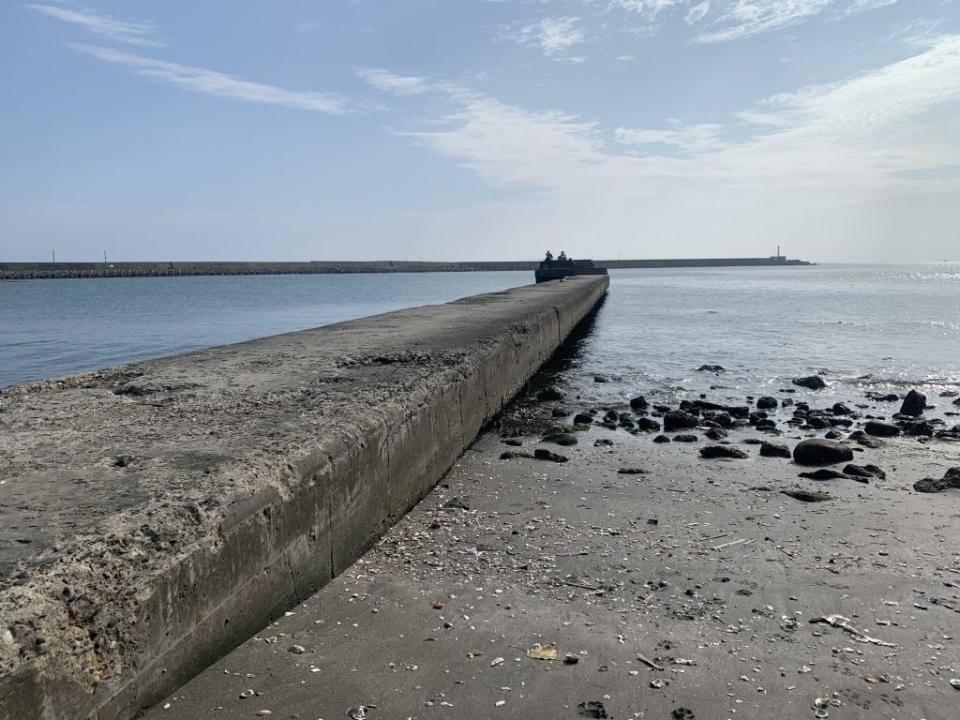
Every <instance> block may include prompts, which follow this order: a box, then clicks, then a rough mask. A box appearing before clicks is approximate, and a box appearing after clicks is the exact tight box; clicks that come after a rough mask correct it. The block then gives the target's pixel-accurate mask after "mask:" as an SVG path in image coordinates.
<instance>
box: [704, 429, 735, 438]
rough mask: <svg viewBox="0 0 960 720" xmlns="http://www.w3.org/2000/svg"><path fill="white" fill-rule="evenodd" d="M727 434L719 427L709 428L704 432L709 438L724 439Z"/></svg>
mask: <svg viewBox="0 0 960 720" xmlns="http://www.w3.org/2000/svg"><path fill="white" fill-rule="evenodd" d="M728 434H729V433H727V431H726V430H723V429H721V428H710V429H709V430H707V431H706V432H705V433H704V435H706V436H707V437H708V438H710V439H711V440H726V438H727V435H728Z"/></svg>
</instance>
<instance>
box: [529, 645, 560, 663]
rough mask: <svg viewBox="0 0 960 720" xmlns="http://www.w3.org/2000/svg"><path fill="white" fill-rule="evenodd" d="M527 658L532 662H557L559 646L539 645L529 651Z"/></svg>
mask: <svg viewBox="0 0 960 720" xmlns="http://www.w3.org/2000/svg"><path fill="white" fill-rule="evenodd" d="M527 657H528V658H530V659H532V660H556V659H557V646H556V645H541V644H540V643H537V644H536V645H534V646H533V647H532V648H530V649H529V650H527Z"/></svg>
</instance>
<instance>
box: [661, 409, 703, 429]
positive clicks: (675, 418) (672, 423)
mask: <svg viewBox="0 0 960 720" xmlns="http://www.w3.org/2000/svg"><path fill="white" fill-rule="evenodd" d="M699 422H700V419H699V418H698V417H696V416H695V415H691V414H690V413H686V412H681V411H679V410H675V411H673V412H668V413H667V414H666V415H664V416H663V429H664V430H666V431H667V432H674V431H676V430H693V429H694V428H695V427H696V426H697V424H698V423H699Z"/></svg>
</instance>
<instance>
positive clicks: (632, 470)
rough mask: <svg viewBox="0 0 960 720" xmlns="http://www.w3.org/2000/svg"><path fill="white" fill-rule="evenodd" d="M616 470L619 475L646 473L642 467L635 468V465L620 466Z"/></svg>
mask: <svg viewBox="0 0 960 720" xmlns="http://www.w3.org/2000/svg"><path fill="white" fill-rule="evenodd" d="M617 472H618V473H620V474H621V475H646V474H647V471H646V470H644V469H643V468H637V467H628V468H620V469H619V470H618V471H617Z"/></svg>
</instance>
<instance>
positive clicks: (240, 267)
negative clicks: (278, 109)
mask: <svg viewBox="0 0 960 720" xmlns="http://www.w3.org/2000/svg"><path fill="white" fill-rule="evenodd" d="M596 264H597V266H599V267H605V268H608V269H626V268H681V267H771V266H796V265H810V263H809V262H806V261H803V260H791V259H787V258H785V257H767V258H702V259H674V260H598V261H596ZM538 265H539V261H525V260H523V261H503V262H411V261H356V262H331V261H312V262H117V263H77V262H56V263H54V262H45V263H2V262H0V280H55V279H66V278H106V277H179V276H190V275H339V274H347V273H421V272H503V271H510V270H514V271H533V270H535V269H536V268H537V266H538Z"/></svg>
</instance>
